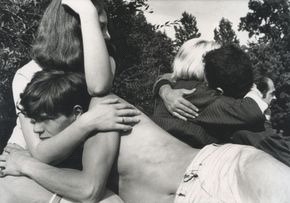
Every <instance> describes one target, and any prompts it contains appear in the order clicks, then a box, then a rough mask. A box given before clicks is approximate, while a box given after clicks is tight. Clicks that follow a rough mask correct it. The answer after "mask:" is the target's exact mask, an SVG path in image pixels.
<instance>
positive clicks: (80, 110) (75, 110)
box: [73, 105, 83, 120]
mask: <svg viewBox="0 0 290 203" xmlns="http://www.w3.org/2000/svg"><path fill="white" fill-rule="evenodd" d="M82 113H83V108H82V107H81V106H80V105H75V106H74V107H73V115H74V119H75V120H76V119H78V118H79V116H80V115H82Z"/></svg>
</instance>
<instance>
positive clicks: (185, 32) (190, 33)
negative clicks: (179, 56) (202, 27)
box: [174, 12, 201, 50]
mask: <svg viewBox="0 0 290 203" xmlns="http://www.w3.org/2000/svg"><path fill="white" fill-rule="evenodd" d="M174 30H175V38H176V39H175V41H174V43H175V48H176V49H177V50H178V49H179V47H180V46H181V45H182V44H183V43H184V42H185V41H187V40H189V39H193V38H199V37H200V36H201V33H200V32H199V29H198V27H197V21H196V17H194V16H193V15H191V14H189V13H187V12H183V13H182V17H181V19H180V25H175V26H174Z"/></svg>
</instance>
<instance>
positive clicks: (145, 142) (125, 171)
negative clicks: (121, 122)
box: [118, 114, 199, 203]
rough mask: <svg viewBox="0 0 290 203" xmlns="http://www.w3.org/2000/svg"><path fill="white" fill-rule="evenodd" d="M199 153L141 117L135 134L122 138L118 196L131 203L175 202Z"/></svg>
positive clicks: (144, 117) (146, 118)
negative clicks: (179, 186)
mask: <svg viewBox="0 0 290 203" xmlns="http://www.w3.org/2000/svg"><path fill="white" fill-rule="evenodd" d="M198 151H199V150H197V149H193V148H191V147H190V146H188V145H186V144H184V143H183V142H181V141H179V140H178V139H176V138H174V137H173V136H171V135H170V134H168V133H167V132H166V131H164V130H163V129H161V128H160V127H159V126H157V125H156V124H155V123H154V122H153V121H152V120H150V119H149V118H148V117H147V116H146V115H145V114H142V115H141V122H140V123H139V124H137V125H136V126H134V128H133V130H132V132H130V134H128V135H122V136H121V146H120V153H119V157H118V172H119V195H120V196H121V198H122V199H123V200H124V201H125V202H128V203H131V202H132V203H133V202H134V203H135V202H138V203H140V202H150V203H154V202H158V203H162V202H166V203H168V202H173V200H174V196H175V192H176V190H177V188H178V185H179V183H180V181H181V179H182V177H183V175H184V172H185V170H186V168H187V166H188V165H189V164H190V162H191V161H192V159H193V158H194V156H195V155H196V154H197V152H198Z"/></svg>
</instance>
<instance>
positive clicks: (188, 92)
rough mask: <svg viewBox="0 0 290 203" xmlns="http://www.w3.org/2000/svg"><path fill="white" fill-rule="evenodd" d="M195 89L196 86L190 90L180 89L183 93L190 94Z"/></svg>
mask: <svg viewBox="0 0 290 203" xmlns="http://www.w3.org/2000/svg"><path fill="white" fill-rule="evenodd" d="M195 91H196V88H193V89H191V90H188V89H182V92H183V94H184V95H191V94H193V93H194V92H195Z"/></svg>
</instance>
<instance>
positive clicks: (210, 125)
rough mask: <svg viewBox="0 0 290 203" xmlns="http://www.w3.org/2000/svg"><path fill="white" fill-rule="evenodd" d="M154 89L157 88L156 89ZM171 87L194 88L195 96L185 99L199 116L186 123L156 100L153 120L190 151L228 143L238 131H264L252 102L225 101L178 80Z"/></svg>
mask: <svg viewBox="0 0 290 203" xmlns="http://www.w3.org/2000/svg"><path fill="white" fill-rule="evenodd" d="M171 85H172V84H171ZM156 87H157V88H159V87H158V85H155V88H156ZM172 87H173V88H176V89H179V88H185V89H192V88H196V91H195V92H194V94H193V95H188V96H186V99H188V100H189V101H190V102H191V103H193V104H194V105H195V106H197V107H198V108H199V109H200V114H199V116H198V117H197V118H196V119H189V121H187V122H186V121H182V120H180V119H178V118H175V117H173V116H172V115H171V114H170V113H169V112H168V111H167V109H166V107H165V105H164V103H163V101H162V100H161V99H160V98H159V97H157V101H156V106H155V110H154V115H153V120H154V121H155V122H156V123H157V124H158V125H160V126H161V127H162V128H163V129H165V130H166V131H168V132H169V133H171V134H172V135H174V136H176V137H178V138H179V139H181V140H182V141H184V142H186V143H187V144H189V145H191V146H193V147H203V146H204V145H206V144H209V143H213V142H215V143H224V142H230V140H231V135H232V133H233V132H234V131H237V130H242V129H251V130H253V131H258V130H261V129H262V128H263V123H264V121H265V117H264V115H263V114H262V112H261V110H260V108H259V107H258V105H257V104H256V102H255V101H254V100H252V99H251V98H243V99H238V100H237V99H232V98H229V97H225V96H222V95H220V93H219V92H218V91H216V90H212V89H209V88H208V87H207V86H206V85H205V84H204V83H202V82H198V81H193V80H178V81H177V82H176V83H175V84H173V85H172ZM155 93H157V92H156V90H155Z"/></svg>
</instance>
